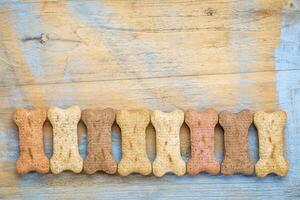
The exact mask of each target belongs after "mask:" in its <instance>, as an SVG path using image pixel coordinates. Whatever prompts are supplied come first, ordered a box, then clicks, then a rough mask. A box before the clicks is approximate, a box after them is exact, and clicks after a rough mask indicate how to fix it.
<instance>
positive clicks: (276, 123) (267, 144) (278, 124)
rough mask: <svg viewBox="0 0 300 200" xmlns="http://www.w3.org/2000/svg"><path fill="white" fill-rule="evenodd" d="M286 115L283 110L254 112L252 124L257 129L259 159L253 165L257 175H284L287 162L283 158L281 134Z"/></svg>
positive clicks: (286, 169)
mask: <svg viewBox="0 0 300 200" xmlns="http://www.w3.org/2000/svg"><path fill="white" fill-rule="evenodd" d="M286 118H287V115H286V113H285V112H284V111H281V110H279V111H276V112H272V113H265V112H263V111H257V112H255V113H254V124H255V126H256V128H257V130H258V139H259V161H258V162H257V163H256V165H255V172H256V175H257V176H260V177H263V176H266V175H267V174H269V173H276V174H277V175H279V176H286V175H287V173H288V162H287V160H286V159H285V158H284V150H283V149H284V147H283V134H284V126H285V123H286Z"/></svg>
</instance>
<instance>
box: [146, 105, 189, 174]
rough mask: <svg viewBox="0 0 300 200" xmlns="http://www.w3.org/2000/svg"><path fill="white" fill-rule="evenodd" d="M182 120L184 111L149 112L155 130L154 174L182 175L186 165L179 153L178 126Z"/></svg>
mask: <svg viewBox="0 0 300 200" xmlns="http://www.w3.org/2000/svg"><path fill="white" fill-rule="evenodd" d="M183 121H184V112H183V111H181V110H174V111H173V112H171V113H164V112H162V111H159V110H155V111H153V112H152V114H151V122H152V124H153V126H154V128H155V131H156V158H155V160H154V162H153V173H154V175H155V176H158V177H160V176H163V175H164V174H166V173H168V172H172V173H174V174H176V175H177V176H181V175H184V174H185V172H186V165H185V162H184V160H183V159H182V157H181V154H180V139H179V133H180V127H181V126H182V124H183Z"/></svg>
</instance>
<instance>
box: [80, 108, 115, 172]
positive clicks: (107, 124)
mask: <svg viewBox="0 0 300 200" xmlns="http://www.w3.org/2000/svg"><path fill="white" fill-rule="evenodd" d="M82 120H83V121H84V123H85V124H86V127H87V130H88V147H87V152H88V155H87V157H86V159H85V160H84V162H83V170H84V172H85V173H87V174H93V173H95V172H96V171H104V172H106V173H108V174H114V173H116V170H117V163H116V161H115V159H114V158H113V156H112V144H111V127H112V125H113V123H114V121H115V112H114V110H113V109H111V108H106V109H104V110H91V109H87V110H84V111H82Z"/></svg>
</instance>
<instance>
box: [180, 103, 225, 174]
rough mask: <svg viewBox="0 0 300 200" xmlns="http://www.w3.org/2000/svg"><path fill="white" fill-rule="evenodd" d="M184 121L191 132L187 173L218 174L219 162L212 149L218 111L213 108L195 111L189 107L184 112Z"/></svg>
mask: <svg viewBox="0 0 300 200" xmlns="http://www.w3.org/2000/svg"><path fill="white" fill-rule="evenodd" d="M185 122H186V124H187V125H188V126H189V128H190V132H191V158H190V159H189V161H188V163H187V173H188V174H189V175H196V174H198V173H199V172H203V171H204V172H207V173H209V174H218V173H219V171H220V164H219V163H218V161H217V160H216V157H215V151H214V135H215V132H214V130H215V126H216V124H217V123H218V113H217V111H215V110H214V109H207V110H206V111H203V112H197V111H195V110H192V109H189V110H188V111H187V112H186V113H185Z"/></svg>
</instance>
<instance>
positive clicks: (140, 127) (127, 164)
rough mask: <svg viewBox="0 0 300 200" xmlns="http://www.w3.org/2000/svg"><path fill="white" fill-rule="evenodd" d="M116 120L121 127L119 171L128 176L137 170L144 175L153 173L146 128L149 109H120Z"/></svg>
mask: <svg viewBox="0 0 300 200" xmlns="http://www.w3.org/2000/svg"><path fill="white" fill-rule="evenodd" d="M116 121H117V123H118V125H119V126H120V128H121V135H122V159H121V161H120V163H119V165H118V173H119V174H120V175H121V176H128V175H129V174H131V173H133V172H135V173H140V174H142V175H148V174H150V173H151V170H152V167H151V162H150V160H149V159H148V156H147V152H146V128H147V126H148V124H149V122H150V114H149V111H148V110H145V109H139V110H120V111H118V112H117V116H116Z"/></svg>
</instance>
